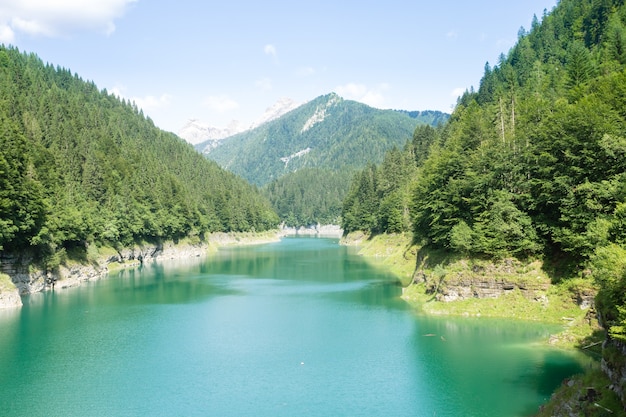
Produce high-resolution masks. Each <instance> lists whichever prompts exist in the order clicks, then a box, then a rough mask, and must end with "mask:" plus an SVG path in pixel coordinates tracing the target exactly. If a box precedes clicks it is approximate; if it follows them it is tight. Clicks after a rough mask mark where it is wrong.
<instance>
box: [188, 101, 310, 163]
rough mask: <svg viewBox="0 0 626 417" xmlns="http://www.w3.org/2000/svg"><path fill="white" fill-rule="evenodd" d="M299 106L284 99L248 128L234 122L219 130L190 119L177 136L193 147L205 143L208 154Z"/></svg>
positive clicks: (268, 109)
mask: <svg viewBox="0 0 626 417" xmlns="http://www.w3.org/2000/svg"><path fill="white" fill-rule="evenodd" d="M298 106H299V104H298V103H296V102H295V101H293V100H292V99H290V98H287V97H284V98H281V99H280V100H278V101H277V102H276V103H274V104H273V105H272V106H270V107H268V108H267V109H266V110H265V113H263V114H262V115H261V117H259V118H258V119H257V120H255V121H254V123H252V124H251V125H249V126H246V125H245V124H243V123H241V122H239V121H237V120H233V121H231V122H230V123H229V124H228V126H226V127H224V128H219V127H214V126H211V125H209V124H207V123H204V122H202V121H200V120H198V119H189V120H188V121H187V123H186V124H185V125H184V126H183V127H182V128H180V130H179V131H178V132H177V134H178V136H179V137H181V138H183V139H185V140H186V141H187V142H189V143H191V144H192V145H196V144H199V143H202V142H204V143H205V150H206V152H210V151H211V150H212V149H214V148H216V147H218V146H219V145H220V143H221V140H222V139H224V138H227V137H229V136H233V135H236V134H237V133H241V132H244V131H246V130H250V129H254V128H257V127H259V126H261V125H262V124H264V123H267V122H269V121H272V120H274V119H277V118H279V117H280V116H282V115H283V114H285V113H288V112H290V111H291V110H293V109H295V108H296V107H298Z"/></svg>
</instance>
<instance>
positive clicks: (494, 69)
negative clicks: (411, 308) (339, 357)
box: [342, 0, 626, 394]
mask: <svg viewBox="0 0 626 417" xmlns="http://www.w3.org/2000/svg"><path fill="white" fill-rule="evenodd" d="M625 51H626V5H624V3H623V2H622V1H616V0H584V1H579V0H578V1H574V0H562V1H560V2H559V3H558V5H557V6H556V7H555V8H554V9H553V10H552V11H551V12H550V13H548V12H545V13H544V15H543V16H542V17H541V19H539V18H537V17H535V18H534V20H533V23H532V26H531V28H530V30H526V29H524V28H522V29H520V31H519V37H518V41H517V43H516V45H515V46H514V47H513V48H512V49H511V50H510V51H509V53H508V54H507V55H502V56H501V57H500V59H499V62H498V63H497V64H496V65H494V66H492V65H490V64H489V63H487V64H486V65H485V71H484V76H483V78H482V80H481V82H480V86H479V88H478V89H473V88H472V89H470V90H468V91H466V92H465V94H463V95H462V97H460V98H459V100H458V104H457V106H456V109H455V111H454V113H453V114H452V116H451V118H450V121H449V123H447V124H445V125H444V126H440V127H439V128H418V129H417V130H416V131H415V134H414V136H413V140H412V141H409V142H408V143H407V144H406V146H405V147H404V148H403V149H402V150H395V151H393V152H390V153H388V154H387V157H386V159H385V161H386V162H383V163H382V164H381V165H380V166H373V165H372V166H368V167H367V168H365V169H364V170H363V171H361V172H360V173H358V174H357V175H356V176H355V180H354V182H353V184H352V188H351V191H350V193H349V194H348V197H347V198H346V199H345V200H344V205H343V210H342V215H343V224H342V226H343V228H344V229H345V230H346V231H348V232H350V231H355V230H364V231H366V232H367V233H368V234H378V233H398V232H403V233H412V236H413V243H414V244H415V245H417V246H418V247H419V248H420V251H424V252H423V253H422V254H418V271H419V273H418V274H416V276H415V277H414V279H415V282H416V283H419V284H421V285H423V286H424V287H425V290H426V292H427V293H428V294H431V295H432V296H433V297H435V298H440V299H442V298H445V297H448V296H450V297H452V296H454V295H455V294H454V292H455V291H454V290H450V287H451V286H455V285H459V284H460V285H461V286H463V284H465V287H467V286H468V285H469V286H471V285H476V283H477V281H476V280H472V279H471V276H472V274H471V273H467V274H461V276H460V278H459V273H458V271H457V270H456V269H457V268H460V267H461V266H462V263H464V262H465V263H466V264H467V266H470V265H471V267H470V268H469V271H471V272H472V273H474V277H476V276H475V275H476V271H480V270H481V266H480V265H479V264H478V263H477V261H476V260H479V261H484V260H487V261H488V262H491V263H493V264H499V263H502V262H507V260H514V261H512V262H513V263H514V264H515V265H518V264H520V265H526V266H528V267H531V266H532V265H535V262H539V263H538V264H536V265H540V266H539V270H537V271H536V272H537V276H543V279H544V280H546V282H547V283H549V284H553V285H554V286H553V287H551V288H552V289H551V290H548V291H554V294H552V296H553V297H555V296H556V299H558V298H559V297H561V298H562V297H565V298H567V297H568V296H569V294H578V295H585V296H586V295H589V294H590V293H591V294H595V293H596V292H597V296H596V297H595V308H596V309H597V310H598V313H599V317H600V318H601V322H602V323H601V324H602V325H603V326H604V328H605V329H606V332H607V337H608V340H609V342H610V343H609V346H619V349H622V350H623V348H622V347H623V346H624V342H625V341H626V262H625V261H624V259H626V237H625V236H626V232H625V231H626V223H625V219H626V216H625V215H624V212H625V210H626V139H625V137H626V112H625V110H624V109H626V52H625ZM425 255H428V256H433V255H434V256H443V257H444V258H443V260H441V261H438V262H432V261H431V262H430V265H431V266H432V265H434V267H432V268H431V269H429V267H427V266H426V267H424V268H422V269H421V270H419V264H420V262H421V260H420V257H421V258H422V259H423V257H424V256H425ZM463 259H465V261H464V260H463ZM519 275H520V277H521V276H523V275H524V274H519ZM479 278H480V277H479ZM480 279H482V278H480ZM520 279H521V278H520ZM505 284H507V285H506V288H511V290H510V291H509V290H506V288H504V289H505V290H506V291H505V292H507V293H508V294H507V295H506V297H509V298H508V299H507V298H506V297H504V298H502V300H497V301H492V300H490V297H485V300H483V301H481V302H480V305H481V307H480V309H479V310H476V311H474V312H471V311H468V314H478V313H480V314H483V313H484V311H485V310H499V309H507V308H508V305H509V303H508V302H511V301H514V298H515V297H520V294H518V293H516V291H517V289H515V288H514V286H515V285H517V284H515V283H506V282H505ZM508 284H511V285H508ZM514 284H515V285H514ZM526 284H527V283H524V282H520V283H519V285H517V287H518V288H519V289H520V291H521V289H522V288H523V287H524V286H525V285H526ZM446 289H448V290H450V291H448V292H446ZM521 292H523V291H521ZM457 293H458V291H457ZM456 295H458V294H456ZM546 295H547V294H546ZM469 304H471V302H468V301H457V302H456V307H451V305H446V306H445V307H440V308H442V309H451V308H457V309H460V310H471V309H470V305H469ZM490 304H493V306H491V307H489V305H490ZM498 304H500V305H498ZM539 305H540V304H539ZM572 313H573V312H572ZM519 314H520V315H530V314H532V315H534V314H536V315H537V316H538V317H544V318H549V317H550V316H551V313H549V311H548V310H545V311H544V310H542V311H520V312H519ZM605 351H606V349H605ZM622 356H623V355H622ZM623 362H624V361H623V358H622V360H621V362H620V363H622V364H623ZM613 364H615V365H616V366H615V367H614V368H613V371H614V375H613V376H614V379H613V383H614V390H615V391H616V392H618V393H619V392H621V393H622V394H623V391H624V388H626V387H624V386H623V380H621V381H622V382H620V378H621V377H620V376H619V375H620V373H621V372H622V370H621V369H626V368H623V367H622V368H620V367H621V365H620V364H619V363H616V362H615V361H613Z"/></svg>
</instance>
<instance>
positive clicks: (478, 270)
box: [342, 233, 604, 351]
mask: <svg viewBox="0 0 626 417" xmlns="http://www.w3.org/2000/svg"><path fill="white" fill-rule="evenodd" d="M342 243H343V244H346V245H353V246H357V247H358V249H359V252H358V253H359V254H360V255H362V256H364V257H365V258H367V259H368V260H370V261H371V262H373V263H375V264H377V265H383V266H385V267H387V268H389V270H390V271H392V272H393V273H394V274H396V275H397V276H398V277H399V278H400V280H401V282H402V284H403V286H404V290H403V295H402V298H403V299H404V300H405V301H406V302H408V303H409V304H410V305H411V306H413V307H414V308H415V309H416V310H417V311H420V312H422V313H424V314H429V315H453V316H468V317H497V318H511V319H521V320H531V321H538V322H543V323H552V324H560V325H562V326H563V331H562V332H561V333H559V334H557V335H553V336H552V337H551V338H550V340H549V341H548V342H549V343H550V344H551V345H554V346H558V347H563V348H574V347H579V348H582V347H585V346H588V345H590V344H594V343H597V342H599V341H601V340H602V339H603V337H604V334H603V332H602V330H601V329H600V328H599V326H598V324H597V320H595V317H594V315H593V314H592V313H593V312H592V311H591V312H590V310H589V309H582V308H580V307H579V305H578V303H577V298H578V297H580V294H586V293H589V291H592V290H593V288H591V286H590V284H589V283H588V282H587V281H585V280H583V279H580V278H572V279H568V280H561V281H560V283H559V284H555V285H552V284H550V282H551V277H550V276H549V275H548V273H546V272H545V271H544V270H543V268H542V263H541V262H540V261H537V260H532V261H527V262H517V261H516V262H515V263H511V264H510V265H508V267H507V268H500V267H497V265H494V264H492V263H490V262H489V261H486V260H470V259H467V258H463V257H460V256H456V255H452V254H450V253H446V252H443V251H427V250H424V249H423V248H419V247H417V246H416V245H413V244H412V242H411V236H410V235H409V234H397V235H378V236H373V237H372V236H368V235H365V234H363V233H352V234H350V235H348V236H346V237H344V238H343V239H342ZM479 275H480V276H485V275H490V276H491V275H493V279H495V280H499V281H506V282H507V283H510V284H511V285H516V286H519V287H524V288H526V287H529V286H532V285H535V286H536V287H537V288H538V289H537V290H536V291H534V292H533V293H532V294H533V295H532V296H529V295H528V294H527V293H522V291H520V290H518V289H515V290H512V291H507V292H505V293H503V294H502V295H501V296H499V297H497V298H467V299H463V300H458V301H450V302H442V301H437V300H436V298H435V295H434V294H433V293H432V290H433V288H434V287H435V286H445V285H449V284H450V283H452V284H453V285H460V284H461V283H462V279H460V278H459V277H464V279H471V278H472V277H477V276H479ZM414 277H417V279H416V281H418V282H419V283H415V282H414V280H413V278H414ZM468 277H469V278H468ZM437 289H440V288H437ZM593 349H596V350H597V351H599V349H600V346H599V345H594V346H593V348H591V349H590V350H593Z"/></svg>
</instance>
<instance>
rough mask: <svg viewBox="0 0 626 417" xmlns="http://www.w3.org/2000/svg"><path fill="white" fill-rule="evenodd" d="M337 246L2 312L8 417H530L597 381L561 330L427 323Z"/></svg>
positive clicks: (153, 270) (231, 256)
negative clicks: (566, 347) (561, 343)
mask: <svg viewBox="0 0 626 417" xmlns="http://www.w3.org/2000/svg"><path fill="white" fill-rule="evenodd" d="M400 295H401V286H400V285H399V283H398V282H397V279H396V278H395V277H394V276H393V275H391V274H390V273H389V272H387V271H385V270H384V269H381V268H379V267H377V266H375V265H372V264H371V263H368V262H367V260H366V259H364V258H362V257H360V256H358V255H357V254H356V252H355V250H354V248H348V247H344V246H341V245H339V244H338V241H337V240H333V239H317V238H285V239H283V240H282V241H280V242H277V243H271V244H265V245H258V246H245V247H229V248H224V249H221V250H220V251H218V252H217V253H216V254H212V255H210V256H208V257H206V258H203V259H194V260H185V261H184V262H182V261H168V262H161V263H154V264H147V265H144V266H142V267H140V268H136V269H132V270H124V271H121V272H119V273H114V274H111V276H110V277H109V278H107V279H103V280H100V281H96V282H91V283H86V284H84V285H82V286H80V287H77V288H72V289H67V290H57V291H55V292H46V293H42V294H36V295H34V296H31V297H29V298H25V299H24V303H25V305H24V307H23V308H22V309H19V310H11V311H0V407H1V411H0V414H2V415H3V416H108V417H109V416H257V417H258V416H418V417H433V416H437V417H443V416H449V417H457V416H464V417H471V416H475V417H483V416H484V417H488V416H489V417H490V416H493V417H507V416H510V417H518V416H528V415H532V414H533V413H535V412H536V411H537V409H538V407H539V406H540V405H541V404H542V403H543V402H545V401H546V400H547V399H548V398H549V397H550V395H551V393H552V391H553V390H554V389H555V388H556V387H557V386H559V385H560V384H561V382H562V381H563V379H564V378H566V377H568V376H570V375H571V374H573V373H577V372H580V371H581V370H582V369H583V368H584V367H586V366H589V360H588V359H585V358H584V357H582V356H579V355H577V354H576V353H575V352H564V351H559V350H554V349H550V348H547V347H545V346H543V345H542V342H543V341H545V340H546V339H547V338H548V337H549V335H550V334H551V333H554V332H556V331H558V327H554V326H546V325H542V324H537V323H528V322H519V321H510V320H495V319H474V318H459V317H454V318H452V317H427V316H424V315H420V314H419V313H417V312H415V311H414V310H413V309H412V308H410V307H409V306H408V305H407V304H406V303H405V302H404V301H402V300H401V299H400Z"/></svg>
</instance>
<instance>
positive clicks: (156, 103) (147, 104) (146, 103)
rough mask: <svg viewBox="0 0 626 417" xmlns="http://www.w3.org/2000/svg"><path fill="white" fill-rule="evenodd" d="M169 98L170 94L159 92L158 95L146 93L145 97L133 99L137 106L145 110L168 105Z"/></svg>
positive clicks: (148, 110) (170, 97)
mask: <svg viewBox="0 0 626 417" xmlns="http://www.w3.org/2000/svg"><path fill="white" fill-rule="evenodd" d="M171 100H172V96H171V95H170V94H161V95H160V96H158V97H156V96H150V95H148V96H145V97H135V98H134V99H133V101H134V102H135V104H137V107H139V108H140V109H143V110H144V111H145V112H150V111H151V110H155V109H161V108H164V107H168V106H169V105H170V102H171Z"/></svg>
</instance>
